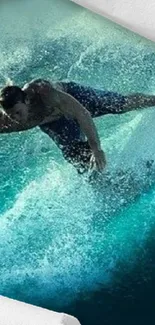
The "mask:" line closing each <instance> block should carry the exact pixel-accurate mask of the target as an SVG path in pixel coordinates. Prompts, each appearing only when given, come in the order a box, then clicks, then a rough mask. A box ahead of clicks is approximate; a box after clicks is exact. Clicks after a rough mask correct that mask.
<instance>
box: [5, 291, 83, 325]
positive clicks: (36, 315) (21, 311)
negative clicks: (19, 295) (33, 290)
mask: <svg viewBox="0 0 155 325" xmlns="http://www.w3.org/2000/svg"><path fill="white" fill-rule="evenodd" d="M0 324H1V325H45V324H46V325H80V323H79V321H78V320H77V319H76V318H74V317H72V316H70V315H67V314H63V313H56V312H54V311H50V310H47V309H44V308H40V307H36V306H33V305H29V304H25V303H22V302H19V301H16V300H13V299H9V298H5V297H2V296H0Z"/></svg>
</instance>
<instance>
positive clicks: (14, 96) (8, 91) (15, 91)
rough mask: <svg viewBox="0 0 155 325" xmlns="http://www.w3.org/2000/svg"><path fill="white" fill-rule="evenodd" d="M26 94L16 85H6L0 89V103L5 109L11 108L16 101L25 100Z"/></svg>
mask: <svg viewBox="0 0 155 325" xmlns="http://www.w3.org/2000/svg"><path fill="white" fill-rule="evenodd" d="M25 98H26V94H25V92H24V91H23V90H22V89H21V88H20V87H18V86H6V87H4V88H3V89H2V90H1V91H0V104H1V106H2V107H3V108H4V109H5V110H7V109H9V108H12V107H13V106H14V105H15V104H16V103H17V102H18V101H21V102H22V103H24V102H25Z"/></svg>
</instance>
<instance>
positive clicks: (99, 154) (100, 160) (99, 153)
mask: <svg viewBox="0 0 155 325" xmlns="http://www.w3.org/2000/svg"><path fill="white" fill-rule="evenodd" d="M105 166H106V156H105V153H104V151H103V150H101V149H100V150H98V149H96V150H95V151H93V154H92V157H91V159H90V168H93V167H96V169H97V170H98V171H100V172H101V171H102V170H103V169H104V168H105Z"/></svg>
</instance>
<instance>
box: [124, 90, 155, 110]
mask: <svg viewBox="0 0 155 325" xmlns="http://www.w3.org/2000/svg"><path fill="white" fill-rule="evenodd" d="M125 98H126V99H125V104H124V106H123V111H122V113H126V112H130V111H133V110H139V109H143V108H147V107H153V106H155V96H154V95H145V94H140V93H138V94H131V95H127V96H126V97H125Z"/></svg>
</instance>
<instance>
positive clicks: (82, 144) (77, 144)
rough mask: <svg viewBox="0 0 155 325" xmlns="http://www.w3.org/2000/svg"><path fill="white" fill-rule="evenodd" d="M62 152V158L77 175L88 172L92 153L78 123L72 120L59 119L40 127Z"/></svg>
mask: <svg viewBox="0 0 155 325" xmlns="http://www.w3.org/2000/svg"><path fill="white" fill-rule="evenodd" d="M40 129H41V130H42V131H43V132H45V133H46V134H48V135H49V136H50V137H51V138H52V140H53V141H54V142H55V143H56V145H57V146H58V147H59V149H60V150H61V151H62V154H63V157H64V158H65V159H66V160H67V161H68V162H69V163H71V164H72V165H73V166H74V167H75V168H76V169H77V171H78V172H79V173H83V172H85V171H87V170H88V168H89V163H90V157H91V155H92V151H91V149H90V146H89V144H88V142H86V141H85V140H84V138H83V135H82V134H81V131H80V127H79V125H78V123H77V122H76V121H74V120H72V119H66V118H65V117H62V118H61V119H59V120H57V121H54V122H52V123H46V124H44V125H41V126H40Z"/></svg>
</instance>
